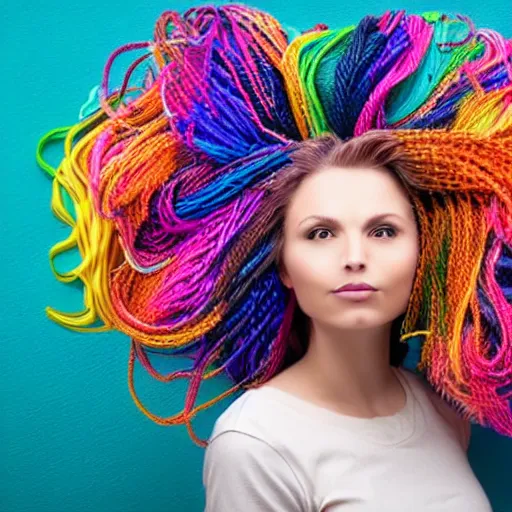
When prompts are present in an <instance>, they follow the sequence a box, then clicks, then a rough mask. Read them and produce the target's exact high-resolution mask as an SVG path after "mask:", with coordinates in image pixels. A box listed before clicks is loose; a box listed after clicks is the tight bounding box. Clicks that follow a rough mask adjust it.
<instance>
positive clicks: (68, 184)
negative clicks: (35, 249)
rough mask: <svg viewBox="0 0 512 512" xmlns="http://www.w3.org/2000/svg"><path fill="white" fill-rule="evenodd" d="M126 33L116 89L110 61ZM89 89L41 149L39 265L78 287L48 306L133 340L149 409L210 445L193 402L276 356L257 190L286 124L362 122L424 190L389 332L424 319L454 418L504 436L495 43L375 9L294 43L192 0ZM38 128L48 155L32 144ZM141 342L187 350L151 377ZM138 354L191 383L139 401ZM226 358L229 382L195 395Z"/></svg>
mask: <svg viewBox="0 0 512 512" xmlns="http://www.w3.org/2000/svg"><path fill="white" fill-rule="evenodd" d="M135 50H136V51H138V52H140V51H141V50H142V51H143V52H144V54H143V55H142V56H138V57H137V58H135V59H134V61H133V63H132V64H131V65H130V67H129V68H128V70H127V72H126V76H125V79H124V80H123V83H122V84H121V85H120V86H119V87H118V88H116V89H113V90H111V89H110V84H109V76H110V70H111V67H112V65H113V63H114V61H115V59H116V58H117V57H118V56H119V55H120V54H121V53H124V52H127V51H135ZM141 69H142V71H143V72H142V73H140V74H141V75H142V78H141V79H139V80H138V82H137V84H136V85H134V84H132V83H131V82H134V81H135V78H134V76H135V74H136V71H139V70H141ZM98 90H99V106H98V108H96V109H95V110H94V111H93V112H89V113H86V114H83V118H82V119H81V120H80V122H79V123H78V124H76V125H74V126H70V127H64V128H57V129H55V130H52V131H51V132H49V133H48V134H46V135H45V136H44V137H43V138H42V139H41V141H40V143H39V147H38V161H39V163H40V165H41V167H42V168H43V169H44V170H45V171H46V172H48V173H49V174H50V176H51V177H52V178H53V196H52V209H53V211H54V213H55V214H56V215H57V216H58V218H60V219H61V220H62V221H63V222H64V223H66V224H68V225H69V226H71V227H72V232H71V234H70V236H69V237H68V238H67V239H66V240H64V241H61V242H59V243H57V244H56V245H55V246H54V247H53V248H52V250H51V252H50V261H51V266H52V269H53V272H54V273H55V275H56V277H57V279H59V280H61V281H63V282H72V281H75V280H77V279H78V280H80V281H81V282H83V285H84V289H85V295H84V302H85V307H84V310H83V311H81V312H78V313H65V312H61V311H57V310H55V309H53V308H47V314H48V316H49V317H50V318H51V319H52V320H54V321H55V322H57V323H59V324H60V325H62V326H65V327H67V328H69V329H72V330H75V331H100V330H111V329H116V330H119V331H121V332H123V333H125V334H127V335H128V336H129V337H130V338H131V340H132V343H131V351H130V358H129V389H130V392H131V394H132V396H133V399H134V401H135V402H136V404H137V406H138V407H139V408H140V410H141V411H142V412H143V413H144V414H146V415H147V416H148V417H149V418H151V419H152V420H153V421H155V422H157V423H159V424H162V425H176V424H184V425H186V426H187V428H188V430H189V433H190V435H191V437H192V439H193V440H194V442H196V443H197V444H199V445H200V446H206V442H205V441H203V440H200V439H199V438H198V437H197V436H196V435H195V434H194V431H193V429H192V426H191V420H192V418H193V417H194V416H195V415H196V414H197V413H198V412H199V411H200V410H202V409H205V408H207V407H209V406H211V405H212V404H214V403H216V402H218V401H219V400H221V399H222V398H224V397H227V396H229V395H230V394H232V393H234V392H235V391H237V390H241V389H249V388H251V387H254V386H257V385H259V384H261V383H262V382H264V381H265V380H267V379H268V378H270V377H271V376H273V375H274V374H275V373H276V372H278V371H279V369H280V368H281V367H282V364H283V361H285V359H286V358H287V357H288V356H289V353H290V351H291V350H293V347H291V346H290V345H289V344H288V343H287V336H288V333H289V331H290V322H291V320H290V318H291V314H292V312H293V308H294V307H295V304H294V302H293V300H292V299H291V298H290V296H289V295H288V291H287V289H286V288H284V286H282V284H281V282H280V281H279V278H278V274H277V269H276V266H275V264H274V262H273V260H272V258H271V255H272V249H273V247H274V245H275V242H276V233H277V227H276V226H275V223H273V222H272V212H271V211H270V210H269V209H268V208H265V205H266V204H268V195H269V189H268V188H266V185H267V184H268V183H270V182H271V181H272V179H273V177H274V176H275V175H276V174H277V173H279V172H280V170H282V169H283V168H285V167H286V166H287V165H288V164H290V163H291V161H292V160H291V159H292V156H293V152H294V151H295V150H296V149H297V147H299V146H300V141H302V140H305V139H309V138H312V137H316V136H319V135H322V134H324V133H335V134H336V135H337V136H339V137H340V138H342V139H347V138H350V137H354V136H359V135H361V134H363V133H365V132H367V131H369V130H375V129H379V130H393V133H394V134H395V135H396V136H397V137H398V138H400V139H401V141H402V142H403V144H404V146H405V149H406V151H407V152H408V154H409V155H410V156H411V158H413V159H414V161H415V162H416V164H417V166H416V173H415V179H416V186H417V189H418V190H422V191H426V192H428V193H429V194H430V197H431V201H430V202H429V204H426V203H425V202H423V201H420V200H419V199H415V206H416V208H417V211H418V213H419V219H420V223H421V228H422V233H426V234H427V235H422V240H421V257H420V264H419V267H418V272H417V276H416V278H415V283H414V286H413V291H412V295H411V300H410V304H409V307H408V310H407V314H406V317H405V320H404V323H403V326H402V331H401V333H402V337H401V339H402V340H403V341H405V340H406V339H407V338H409V337H411V336H417V335H421V336H424V341H423V342H422V343H423V345H422V357H421V362H420V365H419V368H418V369H419V370H420V371H424V372H425V375H426V377H427V379H428V381H429V382H430V384H431V385H432V386H433V388H434V389H435V390H436V391H437V392H438V393H440V394H441V395H442V396H443V397H444V398H445V399H446V400H449V401H450V402H452V403H453V404H455V405H456V406H458V407H459V409H460V410H461V412H462V413H463V415H464V416H465V418H466V419H470V420H472V421H473V422H476V423H479V424H480V425H483V426H487V427H489V428H492V429H493V430H495V431H496V432H498V433H499V434H502V435H506V436H512V40H507V39H505V38H504V37H502V36H501V35H500V34H498V33H497V32H495V31H493V30H490V29H476V28H475V26H474V25H473V23H472V22H471V20H470V19H468V18H466V17H463V16H459V15H458V16H455V17H451V16H448V15H445V14H441V13H438V12H429V13H424V14H422V15H414V14H406V13H405V12H404V11H388V12H386V13H384V14H383V15H382V16H366V17H365V18H364V19H363V20H361V22H360V23H359V24H358V25H356V26H349V27H346V28H342V29H329V28H328V27H327V26H326V25H317V26H316V27H314V28H313V29H311V30H309V31H306V32H304V33H302V34H300V35H299V36H297V37H295V38H294V39H293V40H291V41H290V40H289V36H288V34H287V33H286V31H285V30H284V28H283V27H282V26H281V25H280V23H279V22H278V21H277V20H276V19H275V18H273V17H272V16H271V15H269V14H268V13H265V12H262V11H260V10H257V9H254V8H250V7H247V6H245V5H237V4H228V5H224V6H218V7H217V6H215V7H214V6H201V7H197V8H191V9H189V10H187V11H186V12H185V13H184V14H180V13H178V12H175V11H167V12H164V13H163V14H162V15H161V16H160V18H159V19H158V21H157V23H156V27H155V31H154V40H153V41H151V42H141V43H132V44H128V45H126V46H123V47H121V48H119V49H118V50H116V51H115V52H114V53H113V54H112V56H111V57H110V58H109V59H108V61H107V63H106V66H105V72H104V77H103V81H102V83H101V87H99V89H98ZM55 139H64V157H63V159H62V161H61V163H60V165H59V166H58V168H57V169H54V168H52V167H51V166H50V165H49V164H47V163H46V162H45V161H44V160H43V157H42V153H43V149H44V147H45V146H46V145H47V144H48V143H49V142H50V141H52V140H55ZM63 191H65V192H66V193H67V194H68V195H69V197H70V198H71V199H72V202H73V204H74V210H75V212H76V215H75V216H73V215H72V213H71V212H70V211H69V210H68V208H67V207H66V205H65V202H64V196H63ZM73 248H78V250H79V251H80V254H81V256H82V261H81V262H80V264H79V265H78V266H77V267H76V268H75V269H73V270H72V271H69V272H66V273H61V272H59V271H58V270H57V269H56V268H55V264H54V259H55V257H56V256H57V255H58V254H60V253H62V252H65V251H69V250H71V249H73ZM98 320H100V321H101V322H102V326H101V327H96V326H95V325H94V324H95V323H96V322H97V321H98ZM422 339H423V338H422ZM154 348H158V349H164V350H165V351H166V352H167V353H169V354H171V355H176V356H178V355H179V356H186V357H188V358H190V359H191V361H192V364H191V366H190V367H189V368H186V369H184V370H183V371H180V372H173V373H171V374H168V375H163V374H161V373H159V372H157V371H156V370H155V368H154V367H153V366H152V364H151V362H150V360H149V358H148V350H149V349H154ZM135 359H138V360H139V362H140V363H141V364H142V365H143V366H144V367H145V368H146V370H147V371H148V372H149V373H150V374H151V375H152V376H154V377H155V378H156V379H158V380H160V381H164V382H169V381H172V380H174V379H177V378H185V379H189V388H188V392H187V394H186V399H185V406H184V409H183V411H181V412H180V413H178V414H175V415H173V416H170V417H167V418H162V417H159V416H156V415H154V414H152V413H151V412H150V411H148V410H147V409H146V408H145V407H144V406H143V404H142V403H141V402H140V400H139V398H138V397H137V394H136V392H135V387H134V383H133V371H134V364H135ZM221 373H223V374H225V375H226V376H227V377H229V379H230V380H231V381H232V382H233V387H232V388H230V389H229V390H227V391H226V392H224V393H223V394H221V395H220V396H218V397H216V398H215V399H214V400H211V401H209V402H206V403H204V404H201V405H197V406H196V401H197V395H198V391H199V386H200V384H201V383H202V382H203V381H204V380H205V379H209V378H212V377H214V376H216V375H219V374H221Z"/></svg>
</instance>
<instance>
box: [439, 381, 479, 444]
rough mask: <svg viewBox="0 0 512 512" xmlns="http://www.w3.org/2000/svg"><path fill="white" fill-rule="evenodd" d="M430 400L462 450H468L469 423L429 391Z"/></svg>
mask: <svg viewBox="0 0 512 512" xmlns="http://www.w3.org/2000/svg"><path fill="white" fill-rule="evenodd" d="M429 395H430V399H431V400H432V403H433V404H434V407H435V408H436V409H437V412H438V413H439V414H440V415H441V416H442V417H443V418H444V419H445V421H447V422H448V423H449V424H450V425H451V426H452V428H453V429H454V430H455V431H456V433H457V435H458V437H459V440H460V443H461V445H462V447H463V448H464V450H466V451H467V450H468V448H469V441H470V438H471V423H470V422H469V421H467V420H465V419H463V418H462V417H461V416H460V415H459V414H458V413H457V412H456V411H455V410H454V409H452V408H451V407H450V406H449V405H448V403H447V402H445V401H444V400H443V399H442V398H441V397H440V396H439V395H438V394H436V393H435V392H434V391H433V390H431V389H429Z"/></svg>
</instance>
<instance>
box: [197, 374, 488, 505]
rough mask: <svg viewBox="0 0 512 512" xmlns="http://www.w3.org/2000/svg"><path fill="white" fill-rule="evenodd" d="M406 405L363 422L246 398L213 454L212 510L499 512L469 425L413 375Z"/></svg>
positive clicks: (252, 394)
mask: <svg viewBox="0 0 512 512" xmlns="http://www.w3.org/2000/svg"><path fill="white" fill-rule="evenodd" d="M397 375H398V377H399V378H400V380H401V382H402V384H403V386H404V388H405V390H406V395H407V399H406V405H405V407H404V408H403V409H402V410H401V411H399V412H398V413H397V414H395V415H393V416H386V417H377V418H371V419H369V418H356V417H353V416H346V415H342V414H339V413H337V412H335V411H331V410H329V409H326V408H323V407H320V406H318V405H315V404H313V403H310V402H308V401H305V400H303V399H301V398H299V397H297V396H295V395H292V394H290V393H287V392H285V391H282V390H279V389H277V388H273V387H270V386H264V387H261V388H258V389H251V390H249V391H246V392H245V393H244V394H243V395H241V396H240V397H238V398H237V399H236V400H235V401H234V402H233V403H232V404H231V405H230V406H229V407H228V408H227V409H226V410H225V411H224V412H223V414H222V415H221V416H220V417H219V418H218V420H217V421H216V423H215V426H214V429H213V432H212V435H211V436H210V444H209V446H208V447H207V449H206V452H205V458H204V466H203V483H204V486H205V490H206V509H205V510H206V512H298V511H301V512H327V511H328V512H376V511H378V512H387V511H389V512H423V511H427V510H428V511H436V512H443V511H450V512H489V511H491V510H492V509H491V505H490V503H489V500H488V498H487V496H486V494H485V492H484V490H483V489H482V487H481V485H480V483H479V482H478V480H477V478H476V477H475V475H474V473H473V471H472V469H471V467H470V465H469V462H468V459H467V454H466V448H467V443H468V440H469V431H468V427H467V424H466V423H465V422H463V421H461V420H460V419H459V418H458V416H457V414H456V413H455V412H454V411H453V410H452V409H451V408H450V407H449V406H448V405H447V404H446V403H445V402H444V401H442V400H441V399H440V398H439V397H438V396H437V395H435V394H434V393H433V392H432V391H431V390H430V389H429V388H428V387H427V386H426V384H424V383H423V381H422V380H421V379H420V378H419V377H418V376H417V375H415V374H413V373H412V372H410V371H408V370H405V369H403V368H402V369H400V370H397Z"/></svg>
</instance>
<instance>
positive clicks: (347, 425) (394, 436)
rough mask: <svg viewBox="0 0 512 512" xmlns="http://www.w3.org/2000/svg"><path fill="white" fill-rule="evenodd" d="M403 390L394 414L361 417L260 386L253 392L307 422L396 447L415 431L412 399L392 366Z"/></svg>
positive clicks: (272, 388) (398, 370) (405, 379)
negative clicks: (324, 425)
mask: <svg viewBox="0 0 512 512" xmlns="http://www.w3.org/2000/svg"><path fill="white" fill-rule="evenodd" d="M392 368H393V370H394V371H395V373H396V375H397V377H398V379H399V381H400V383H401V384H402V387H403V389H404V391H405V397H406V398H405V405H404V406H403V407H402V408H401V409H400V410H399V411H397V412H396V413H394V414H392V415H387V416H375V417H373V418H362V417H358V416H351V415H348V414H343V413H340V412H337V411H334V410H332V409H328V408H327V407H323V406H321V405H318V404H314V403H313V402H309V401H307V400H305V399H303V398H300V397H298V396H296V395H293V394H292V393H289V392H287V391H284V390H282V389H279V388H276V387H272V386H270V385H269V386H263V387H260V388H256V389H253V390H251V391H255V392H257V393H264V394H265V395H266V396H267V397H269V398H271V399H274V400H276V401H278V402H280V403H281V404H283V405H286V406H288V407H290V408H292V409H294V410H295V411H297V412H299V413H301V414H302V415H304V414H307V415H308V417H309V418H310V419H316V420H319V421H322V422H327V423H329V424H330V425H334V426H338V427H341V428H343V429H349V430H354V431H355V432H356V433H357V434H358V435H359V436H364V437H367V438H368V440H370V441H374V442H377V443H379V444H398V443H400V442H403V441H405V440H406V439H408V438H409V437H411V436H412V435H413V433H414V430H415V424H416V421H415V412H416V410H417V407H416V404H415V401H416V399H415V397H414V394H413V391H412V389H411V385H410V383H409V382H408V381H407V378H406V376H405V375H404V374H403V373H402V370H401V369H400V368H395V367H392Z"/></svg>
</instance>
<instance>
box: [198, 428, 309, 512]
mask: <svg viewBox="0 0 512 512" xmlns="http://www.w3.org/2000/svg"><path fill="white" fill-rule="evenodd" d="M203 485H204V487H205V490H206V508H205V512H240V511H241V510H243V511H244V512H262V511H265V512H278V511H279V512H285V511H286V512H299V511H300V512H302V511H305V510H306V506H305V494H304V490H303V487H302V486H301V484H300V482H299V480H298V479H297V477H296V475H295V473H294V471H293V469H292V468H291V466H290V465H289V464H288V463H287V461H286V460H285V459H284V458H283V456H282V455H281V454H280V453H279V451H277V450H275V449H274V448H273V447H272V446H271V445H269V444H268V443H266V442H265V441H263V440H261V439H259V438H257V437H253V436H251V435H249V434H245V433H243V432H239V431H233V430H231V431H226V432H223V433H221V434H219V435H218V436H217V437H214V438H213V440H211V441H210V444H209V445H208V447H207V448H206V452H205V457H204V465H203Z"/></svg>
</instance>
